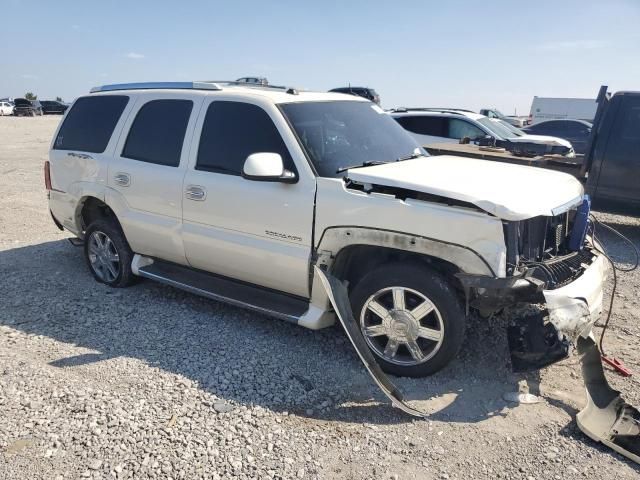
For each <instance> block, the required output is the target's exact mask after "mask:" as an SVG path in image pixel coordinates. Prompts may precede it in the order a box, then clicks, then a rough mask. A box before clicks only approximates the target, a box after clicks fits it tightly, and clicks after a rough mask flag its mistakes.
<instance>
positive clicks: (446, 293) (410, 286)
mask: <svg viewBox="0 0 640 480" xmlns="http://www.w3.org/2000/svg"><path fill="white" fill-rule="evenodd" d="M351 308H352V309H353V314H354V317H355V318H356V320H357V321H358V323H359V326H360V329H361V332H362V334H363V336H364V339H365V341H366V343H367V345H368V346H369V349H370V350H371V351H372V353H373V354H374V356H375V357H376V360H377V361H378V363H379V364H380V367H381V368H382V369H383V370H384V371H385V372H387V373H391V374H394V375H398V376H403V377H424V376H427V375H431V374H433V373H435V372H437V371H438V370H440V369H442V368H443V367H444V366H445V365H447V364H448V363H449V362H450V361H451V360H452V359H453V358H454V357H455V356H456V354H457V353H458V350H459V349H460V346H461V345H462V341H463V339H464V329H465V314H464V310H463V308H462V304H461V302H460V300H459V299H458V296H457V294H456V292H455V290H454V289H453V287H452V286H451V285H450V284H449V282H448V281H447V280H446V279H445V278H444V277H443V276H442V275H440V274H438V273H437V272H435V271H433V270H431V269H429V268H428V267H421V266H416V265H411V264H393V265H383V266H381V267H378V268H376V269H375V270H373V271H371V272H369V273H368V274H366V275H365V276H364V277H363V278H362V279H361V280H360V281H359V282H358V283H357V285H356V286H355V287H354V289H353V290H352V292H351Z"/></svg>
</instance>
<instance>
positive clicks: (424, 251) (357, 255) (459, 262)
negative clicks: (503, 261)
mask: <svg viewBox="0 0 640 480" xmlns="http://www.w3.org/2000/svg"><path fill="white" fill-rule="evenodd" d="M317 253H318V257H319V261H318V263H321V264H324V266H326V267H327V268H328V270H329V271H330V272H331V273H332V275H334V276H337V277H338V278H340V279H342V280H348V281H349V282H350V283H352V282H353V281H354V280H356V279H357V278H358V276H359V275H360V274H362V272H363V271H367V270H371V269H372V268H375V267H377V266H379V265H382V264H384V263H388V262H389V261H410V262H414V261H418V262H421V263H422V264H424V265H425V266H429V267H430V268H433V269H435V270H437V271H439V272H440V273H442V274H444V275H445V276H447V278H453V279H454V281H455V283H456V284H458V285H459V281H458V279H457V278H455V277H454V275H455V274H456V273H471V274H481V275H491V276H496V273H495V272H494V270H493V269H492V268H491V266H490V265H489V263H488V262H487V261H486V260H485V259H484V258H483V257H482V256H480V254H478V253H477V252H475V251H474V250H472V249H471V248H468V247H465V246H463V245H457V244H453V243H450V242H444V241H441V240H437V239H432V238H427V237H422V236H418V235H412V234H408V233H404V232H397V231H389V230H381V229H372V228H367V227H332V228H328V229H326V230H325V231H324V232H323V234H322V237H321V238H320V241H319V242H318V248H317Z"/></svg>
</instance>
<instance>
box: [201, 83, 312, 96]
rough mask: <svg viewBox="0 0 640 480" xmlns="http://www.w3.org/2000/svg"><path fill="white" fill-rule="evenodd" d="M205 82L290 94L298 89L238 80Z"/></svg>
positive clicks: (295, 93) (293, 93) (297, 91)
mask: <svg viewBox="0 0 640 480" xmlns="http://www.w3.org/2000/svg"><path fill="white" fill-rule="evenodd" d="M206 83H215V84H216V85H230V86H236V87H247V88H257V89H266V90H270V89H271V90H284V91H285V93H288V94H291V95H298V93H299V90H298V89H297V88H293V87H287V86H284V85H271V84H266V85H263V84H261V83H251V82H239V81H238V80H206Z"/></svg>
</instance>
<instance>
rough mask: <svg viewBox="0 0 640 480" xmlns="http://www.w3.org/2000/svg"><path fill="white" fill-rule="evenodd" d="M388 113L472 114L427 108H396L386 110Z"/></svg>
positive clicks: (454, 109)
mask: <svg viewBox="0 0 640 480" xmlns="http://www.w3.org/2000/svg"><path fill="white" fill-rule="evenodd" d="M387 111H388V112H389V113H402V112H440V113H453V114H455V115H462V114H463V112H468V113H474V112H472V111H471V110H463V109H461V108H428V107H397V108H392V109H390V110H387Z"/></svg>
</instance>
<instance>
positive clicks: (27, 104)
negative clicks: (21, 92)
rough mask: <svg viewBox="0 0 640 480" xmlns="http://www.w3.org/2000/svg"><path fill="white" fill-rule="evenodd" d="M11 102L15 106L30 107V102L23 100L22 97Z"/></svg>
mask: <svg viewBox="0 0 640 480" xmlns="http://www.w3.org/2000/svg"><path fill="white" fill-rule="evenodd" d="M13 104H14V105H15V106H17V107H30V106H31V102H30V101H29V100H25V99H24V98H16V99H15V100H14V101H13Z"/></svg>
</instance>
